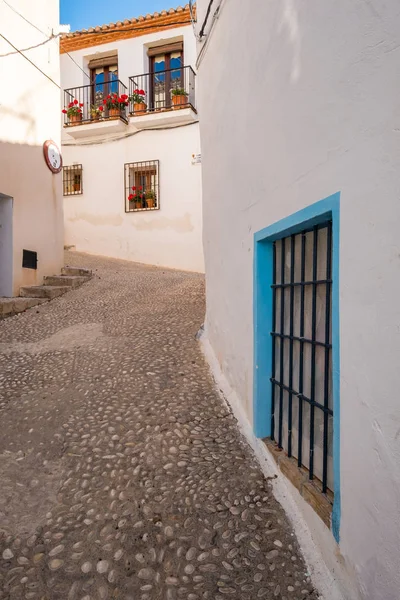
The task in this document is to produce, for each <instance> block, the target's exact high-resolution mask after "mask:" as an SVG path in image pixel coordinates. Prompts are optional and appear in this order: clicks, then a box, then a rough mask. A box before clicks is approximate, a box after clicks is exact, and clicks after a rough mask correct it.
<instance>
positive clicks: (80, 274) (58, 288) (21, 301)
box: [0, 267, 92, 319]
mask: <svg viewBox="0 0 400 600" xmlns="http://www.w3.org/2000/svg"><path fill="white" fill-rule="evenodd" d="M91 277H92V272H91V271H89V270H88V269H81V268H78V267H64V268H63V269H62V270H61V275H52V276H49V277H45V278H44V280H43V285H28V286H24V287H22V288H21V289H20V297H19V298H0V319H1V318H3V317H10V316H12V315H15V314H17V313H20V312H23V311H24V310H27V309H28V308H32V307H34V306H37V305H39V304H43V303H44V302H48V301H49V300H53V298H57V297H58V296H62V294H65V293H66V292H68V291H70V290H73V289H76V288H78V287H80V286H81V285H82V284H83V283H85V282H86V281H88V280H89V279H91Z"/></svg>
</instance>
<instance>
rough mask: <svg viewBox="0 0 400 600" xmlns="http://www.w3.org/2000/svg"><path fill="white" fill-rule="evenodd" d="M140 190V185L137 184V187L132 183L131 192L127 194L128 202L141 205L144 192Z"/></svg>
mask: <svg viewBox="0 0 400 600" xmlns="http://www.w3.org/2000/svg"><path fill="white" fill-rule="evenodd" d="M142 190H143V188H142V186H139V187H138V188H137V187H136V186H135V185H134V186H133V187H132V192H133V194H132V193H130V194H129V196H128V200H129V202H133V203H135V204H140V206H143V202H144V200H145V193H144V192H143V191H142Z"/></svg>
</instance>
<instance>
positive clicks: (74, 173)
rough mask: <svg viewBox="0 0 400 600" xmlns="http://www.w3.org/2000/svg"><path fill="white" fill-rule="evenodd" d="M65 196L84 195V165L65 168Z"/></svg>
mask: <svg viewBox="0 0 400 600" xmlns="http://www.w3.org/2000/svg"><path fill="white" fill-rule="evenodd" d="M63 193H64V196H75V195H77V194H83V178H82V165H72V166H70V167H63Z"/></svg>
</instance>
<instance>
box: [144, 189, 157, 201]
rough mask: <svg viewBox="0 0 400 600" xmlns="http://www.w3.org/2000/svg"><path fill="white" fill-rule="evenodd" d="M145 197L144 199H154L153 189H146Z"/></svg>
mask: <svg viewBox="0 0 400 600" xmlns="http://www.w3.org/2000/svg"><path fill="white" fill-rule="evenodd" d="M145 197H146V200H155V199H156V193H155V191H154V190H147V191H146V192H145Z"/></svg>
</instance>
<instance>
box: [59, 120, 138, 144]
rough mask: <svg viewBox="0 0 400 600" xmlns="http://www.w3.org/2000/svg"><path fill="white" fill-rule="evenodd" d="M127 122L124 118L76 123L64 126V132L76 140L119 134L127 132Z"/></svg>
mask: <svg viewBox="0 0 400 600" xmlns="http://www.w3.org/2000/svg"><path fill="white" fill-rule="evenodd" d="M126 126H127V121H126V120H125V119H123V118H122V117H109V118H108V119H100V120H98V121H87V122H86V123H85V122H83V123H76V124H73V125H64V131H66V132H67V133H68V135H70V136H71V137H73V138H75V139H80V138H86V137H95V136H102V135H104V134H107V133H118V132H122V131H125V129H126Z"/></svg>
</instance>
